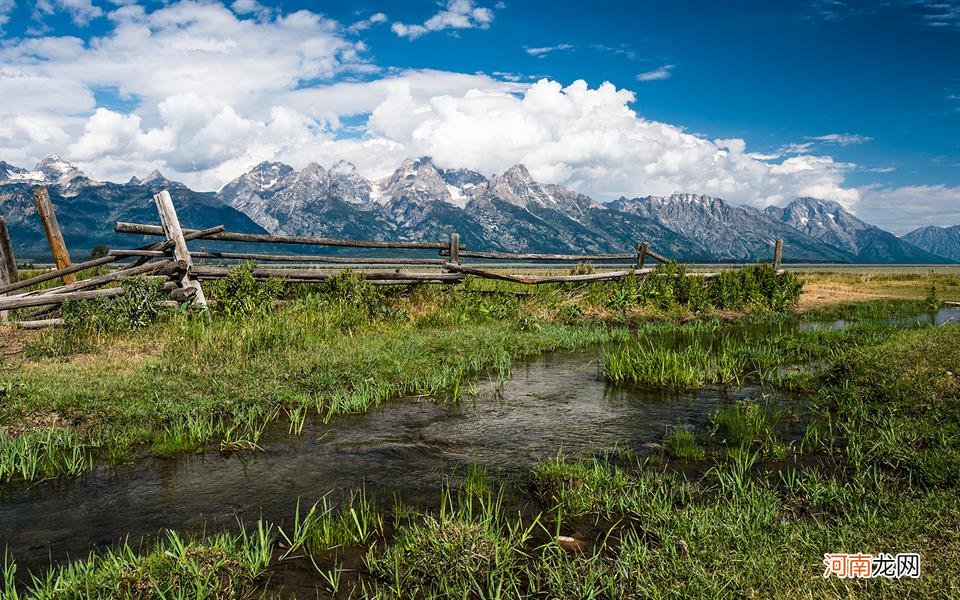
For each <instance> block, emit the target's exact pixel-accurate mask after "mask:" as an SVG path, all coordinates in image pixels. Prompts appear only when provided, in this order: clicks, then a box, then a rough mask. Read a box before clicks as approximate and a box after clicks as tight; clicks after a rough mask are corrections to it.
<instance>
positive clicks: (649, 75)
mask: <svg viewBox="0 0 960 600" xmlns="http://www.w3.org/2000/svg"><path fill="white" fill-rule="evenodd" d="M673 69H674V65H663V66H662V67H660V68H658V69H654V70H653V71H645V72H643V73H638V74H637V81H658V80H660V79H670V77H671V76H672V75H673Z"/></svg>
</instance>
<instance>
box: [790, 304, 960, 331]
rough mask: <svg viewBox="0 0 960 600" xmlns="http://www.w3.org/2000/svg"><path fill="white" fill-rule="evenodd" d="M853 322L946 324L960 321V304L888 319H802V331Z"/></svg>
mask: <svg viewBox="0 0 960 600" xmlns="http://www.w3.org/2000/svg"><path fill="white" fill-rule="evenodd" d="M853 323H880V324H883V325H889V326H891V327H916V326H919V325H931V324H932V325H936V326H940V325H946V324H947V323H960V306H944V307H943V308H941V309H939V310H936V311H930V312H925V313H920V314H918V315H912V316H909V317H892V318H887V319H857V320H855V321H854V320H847V319H837V320H836V321H801V322H800V325H799V329H800V331H813V330H816V329H843V328H844V327H848V326H850V325H852V324H853Z"/></svg>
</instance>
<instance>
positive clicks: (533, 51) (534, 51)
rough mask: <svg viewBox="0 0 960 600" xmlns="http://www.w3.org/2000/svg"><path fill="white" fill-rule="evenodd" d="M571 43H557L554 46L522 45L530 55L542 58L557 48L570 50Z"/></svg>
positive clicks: (571, 47)
mask: <svg viewBox="0 0 960 600" xmlns="http://www.w3.org/2000/svg"><path fill="white" fill-rule="evenodd" d="M572 49H573V44H557V45H556V46H541V47H540V48H528V47H526V46H524V48H523V50H524V51H525V52H526V53H527V54H529V55H530V56H536V57H537V58H543V57H544V56H546V55H548V54H550V53H551V52H556V51H558V50H572Z"/></svg>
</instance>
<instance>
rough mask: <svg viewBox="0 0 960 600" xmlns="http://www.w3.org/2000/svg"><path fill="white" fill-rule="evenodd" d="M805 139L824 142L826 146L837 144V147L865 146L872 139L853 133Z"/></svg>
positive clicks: (831, 134) (830, 134)
mask: <svg viewBox="0 0 960 600" xmlns="http://www.w3.org/2000/svg"><path fill="white" fill-rule="evenodd" d="M807 139H808V140H813V141H816V142H824V143H827V144H837V145H839V146H852V145H854V144H865V143H867V142H869V141H872V140H873V138H872V137H870V136H866V135H858V134H855V133H828V134H826V135H818V136H815V137H808V138H807Z"/></svg>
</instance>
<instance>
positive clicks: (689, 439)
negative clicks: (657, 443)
mask: <svg viewBox="0 0 960 600" xmlns="http://www.w3.org/2000/svg"><path fill="white" fill-rule="evenodd" d="M663 450H664V452H666V453H667V454H668V455H669V456H672V457H673V458H679V459H682V460H690V461H696V460H703V457H704V455H705V452H704V449H703V448H702V447H701V446H700V445H699V444H698V443H697V436H696V434H695V433H694V431H693V429H692V428H691V427H690V426H687V425H676V426H674V427H672V428H670V429H668V430H667V433H666V434H665V435H664V436H663Z"/></svg>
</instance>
